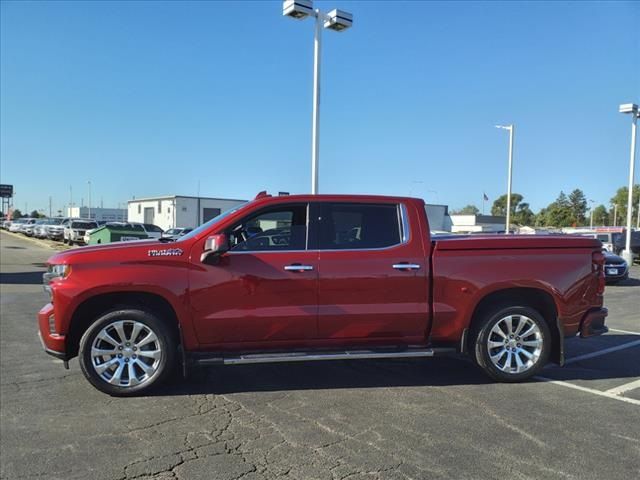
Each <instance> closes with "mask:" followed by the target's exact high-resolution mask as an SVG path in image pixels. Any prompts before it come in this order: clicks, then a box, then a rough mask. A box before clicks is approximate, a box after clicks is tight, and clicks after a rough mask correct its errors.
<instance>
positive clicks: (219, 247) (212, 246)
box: [200, 233, 229, 265]
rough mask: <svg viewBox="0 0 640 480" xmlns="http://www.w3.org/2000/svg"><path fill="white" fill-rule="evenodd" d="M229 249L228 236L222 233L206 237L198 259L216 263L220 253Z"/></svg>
mask: <svg viewBox="0 0 640 480" xmlns="http://www.w3.org/2000/svg"><path fill="white" fill-rule="evenodd" d="M228 250H229V238H228V237H227V236H226V235H225V234H224V233H218V234H216V235H211V236H210V237H207V239H206V240H205V242H204V250H203V251H202V254H201V255H200V261H201V262H202V263H206V264H208V265H217V263H218V260H219V258H220V255H222V254H223V253H225V252H227V251H228Z"/></svg>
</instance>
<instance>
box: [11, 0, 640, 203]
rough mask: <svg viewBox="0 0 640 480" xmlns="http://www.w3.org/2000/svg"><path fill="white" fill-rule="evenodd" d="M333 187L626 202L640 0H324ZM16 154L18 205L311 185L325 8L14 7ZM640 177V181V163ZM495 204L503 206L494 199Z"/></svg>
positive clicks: (466, 198) (459, 198) (239, 194)
mask: <svg viewBox="0 0 640 480" xmlns="http://www.w3.org/2000/svg"><path fill="white" fill-rule="evenodd" d="M315 4H316V6H318V7H320V8H322V9H323V10H330V9H332V8H334V7H340V8H342V9H344V10H348V11H351V12H352V13H353V15H354V26H353V28H352V29H351V30H348V31H346V32H342V33H336V32H332V31H325V32H324V33H323V39H324V43H323V52H322V53H323V64H322V108H321V113H322V115H321V150H320V192H321V193H380V194H398V195H409V194H412V195H414V196H421V197H423V198H426V200H427V201H428V202H430V203H445V204H448V205H450V206H451V207H452V208H457V207H461V206H464V205H466V204H468V203H475V204H476V205H478V206H481V201H482V193H483V192H486V194H487V195H488V196H489V198H490V202H491V201H493V200H494V199H495V198H496V197H498V196H499V195H501V194H503V193H505V192H506V176H507V169H506V167H507V143H508V134H507V132H504V131H501V130H497V129H495V128H494V125H495V124H496V123H511V122H513V123H515V124H516V143H515V160H514V173H513V189H514V191H515V192H519V193H521V194H523V195H524V197H525V201H529V202H530V203H531V206H532V208H533V209H534V210H536V211H537V210H538V209H539V208H541V207H544V206H546V204H548V203H549V202H551V201H553V200H554V199H555V198H556V196H557V195H558V193H559V192H560V190H564V191H565V192H568V191H570V190H572V189H574V188H576V187H579V188H582V189H583V190H584V191H585V193H586V194H587V196H588V198H590V199H593V200H594V201H595V202H597V203H605V204H607V203H608V200H609V198H610V197H611V196H612V195H613V194H614V192H615V190H616V188H618V187H620V186H622V185H626V184H627V181H628V171H629V170H628V169H629V167H628V162H629V141H630V130H631V128H630V118H629V116H625V115H622V114H619V113H618V112H617V109H618V105H619V104H620V103H625V102H630V101H633V102H636V103H637V102H638V101H639V100H640V36H639V35H638V30H637V28H638V25H639V24H640V3H638V2H635V3H634V2H617V3H616V2H583V3H578V2H573V3H564V2H531V3H527V2H443V3H440V2H418V1H413V2H382V1H374V2H365V1H345V0H331V1H316V2H315ZM0 40H1V44H0V48H1V64H0V67H1V70H0V73H1V75H0V95H1V102H0V122H1V123H0V160H1V177H2V183H10V184H13V185H14V186H15V190H16V192H17V195H16V207H18V208H20V209H24V207H25V203H26V205H27V206H28V209H29V210H32V209H34V208H38V209H40V208H41V209H45V210H47V211H48V201H49V200H48V199H49V196H51V197H52V198H53V205H54V209H58V208H61V207H62V206H63V205H64V204H66V203H67V202H68V201H69V186H70V185H72V186H73V191H74V194H73V195H74V202H79V201H80V197H84V202H86V197H87V181H89V180H90V181H91V183H92V199H93V202H92V203H93V204H94V205H97V204H99V202H100V200H101V199H102V201H103V202H104V205H105V206H114V207H115V206H116V205H117V204H118V203H122V202H125V201H126V200H129V199H131V198H132V197H133V196H136V197H138V198H139V197H146V196H155V195H165V194H174V193H175V194H183V195H195V194H196V193H197V190H198V182H200V193H201V194H202V195H205V196H214V197H231V198H252V197H253V196H254V195H255V194H256V193H257V192H258V191H259V190H263V189H267V190H269V191H274V192H277V191H279V190H284V191H290V192H308V191H309V188H310V149H311V138H310V137H311V134H310V131H311V92H312V83H311V80H312V68H313V59H312V53H313V52H312V48H313V44H312V40H313V24H312V21H311V20H305V21H294V20H291V19H288V18H284V17H282V16H281V2H270V1H259V2H213V1H212V2H170V1H163V2H153V1H143V2H115V1H110V2H97V1H92V2H88V1H87V2H80V1H74V2H62V1H56V2H8V1H3V2H2V5H1V38H0ZM636 178H637V177H636ZM490 202H488V203H487V209H488V208H489V206H490Z"/></svg>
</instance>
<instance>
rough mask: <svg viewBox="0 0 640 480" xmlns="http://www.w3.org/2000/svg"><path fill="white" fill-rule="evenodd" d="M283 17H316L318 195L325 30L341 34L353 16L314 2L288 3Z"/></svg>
mask: <svg viewBox="0 0 640 480" xmlns="http://www.w3.org/2000/svg"><path fill="white" fill-rule="evenodd" d="M282 15H284V16H287V17H291V18H295V19H297V20H304V19H305V18H307V17H315V19H316V25H315V34H314V39H313V117H312V124H311V193H312V194H313V195H316V194H317V193H318V163H319V161H320V51H321V47H322V27H324V28H327V29H329V30H335V31H336V32H341V31H343V30H346V29H347V28H349V27H351V25H352V24H353V15H351V14H350V13H348V12H345V11H342V10H337V9H334V10H331V11H330V12H329V13H323V12H321V11H320V9H318V8H316V9H315V10H314V8H313V1H312V0H285V1H284V2H283V4H282Z"/></svg>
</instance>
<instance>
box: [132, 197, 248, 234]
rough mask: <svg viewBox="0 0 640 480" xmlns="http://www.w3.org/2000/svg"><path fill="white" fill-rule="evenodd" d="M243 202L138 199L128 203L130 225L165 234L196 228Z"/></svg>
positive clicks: (177, 198)
mask: <svg viewBox="0 0 640 480" xmlns="http://www.w3.org/2000/svg"><path fill="white" fill-rule="evenodd" d="M244 202H246V200H236V199H231V198H209V197H189V196H184V195H168V196H165V197H152V198H137V199H134V200H129V205H128V209H127V212H128V221H129V222H140V223H152V224H154V225H157V226H159V227H160V228H162V229H163V230H168V229H170V228H176V227H182V228H195V227H197V226H198V225H201V224H203V223H205V222H207V221H209V220H211V219H212V218H213V217H217V216H218V215H220V214H221V213H223V212H225V211H227V210H229V209H231V208H233V207H235V206H236V205H240V204H241V203H244Z"/></svg>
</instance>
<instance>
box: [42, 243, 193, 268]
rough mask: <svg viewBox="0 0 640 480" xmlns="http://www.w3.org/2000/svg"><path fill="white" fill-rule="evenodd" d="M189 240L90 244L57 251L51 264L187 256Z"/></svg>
mask: <svg viewBox="0 0 640 480" xmlns="http://www.w3.org/2000/svg"><path fill="white" fill-rule="evenodd" d="M189 249H190V243H189V242H160V241H158V240H157V239H151V240H148V239H144V240H132V241H128V242H114V243H107V244H105V245H89V246H86V247H80V248H74V249H71V250H66V251H64V252H60V253H57V254H56V255H53V256H52V257H51V258H49V260H48V262H49V263H50V264H61V263H62V264H65V263H66V264H79V263H102V262H113V263H124V262H140V261H151V260H158V259H162V258H172V259H178V258H180V257H182V258H187V256H188V254H189Z"/></svg>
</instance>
